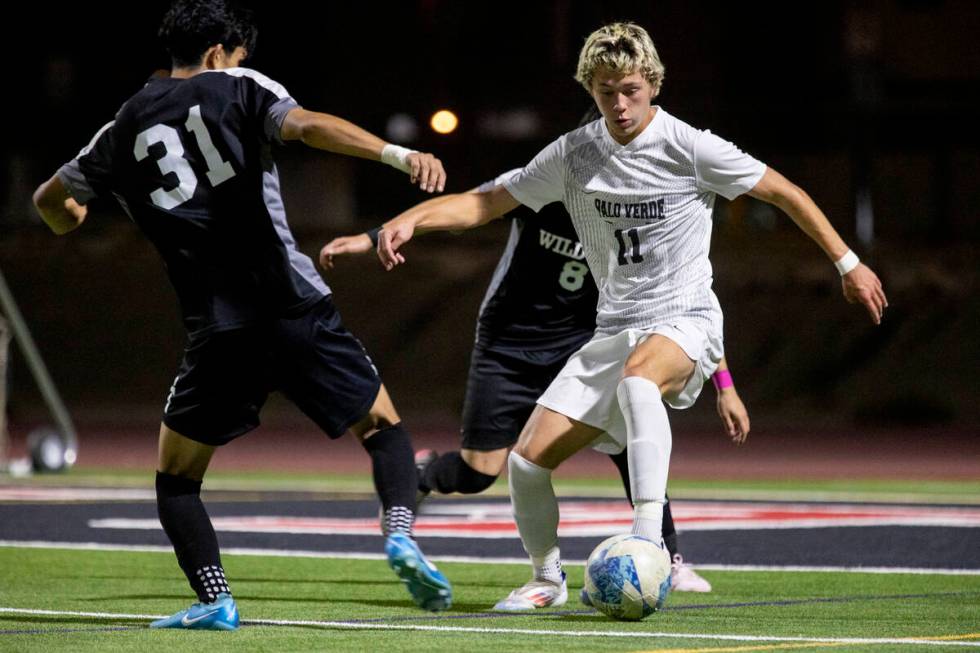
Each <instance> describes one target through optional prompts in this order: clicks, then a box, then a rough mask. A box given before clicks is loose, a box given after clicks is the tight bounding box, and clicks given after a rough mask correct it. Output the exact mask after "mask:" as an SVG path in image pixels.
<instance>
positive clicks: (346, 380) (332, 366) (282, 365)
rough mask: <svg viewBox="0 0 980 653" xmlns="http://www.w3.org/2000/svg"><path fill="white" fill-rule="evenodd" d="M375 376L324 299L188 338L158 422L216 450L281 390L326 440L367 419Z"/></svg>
mask: <svg viewBox="0 0 980 653" xmlns="http://www.w3.org/2000/svg"><path fill="white" fill-rule="evenodd" d="M380 387H381V379H380V377H379V376H378V372H377V370H376V369H375V368H374V365H373V363H371V359H370V358H368V355H367V352H365V351H364V347H363V346H362V345H361V343H360V341H358V340H357V338H355V337H354V336H353V335H351V333H350V332H349V331H348V330H347V329H346V328H344V325H343V324H342V323H341V321H340V314H339V313H338V312H337V310H336V308H334V305H333V301H331V299H330V297H325V298H323V299H322V300H321V301H319V302H317V303H316V304H315V305H314V306H313V307H312V308H311V309H310V310H309V311H308V312H307V313H305V314H304V315H302V316H299V317H296V318H291V319H280V320H275V321H271V322H269V323H265V324H261V325H252V326H248V327H243V328H240V329H234V330H230V331H218V332H214V333H209V334H206V335H203V336H200V337H195V338H191V339H190V340H189V341H188V345H187V348H186V349H185V350H184V359H183V360H182V361H181V364H180V369H179V371H178V372H177V378H176V379H175V380H174V383H173V386H172V387H171V388H170V395H169V396H168V397H167V403H166V406H165V407H164V414H163V423H164V424H166V425H167V426H168V427H169V428H171V429H173V430H174V431H176V432H177V433H179V434H181V435H183V436H185V437H188V438H190V439H192V440H195V441H197V442H201V443H203V444H209V445H215V446H217V445H222V444H225V443H226V442H229V441H231V440H233V439H234V438H236V437H238V436H240V435H242V434H244V433H247V432H248V431H251V430H252V429H254V428H255V427H256V426H258V425H259V411H260V410H261V408H262V405H263V404H264V403H265V400H266V398H267V397H268V395H269V393H270V392H273V391H276V390H278V391H281V392H282V393H283V394H284V395H286V397H288V398H289V399H290V400H291V401H292V402H293V403H294V404H296V406H297V407H298V408H299V409H300V410H302V411H303V413H305V414H306V415H307V416H308V417H309V418H310V419H312V420H313V421H314V422H316V424H317V425H318V426H319V427H320V428H321V429H322V430H323V431H324V433H326V434H327V435H328V436H330V437H331V438H337V437H340V436H341V435H343V434H344V433H345V432H346V431H347V429H348V428H350V426H351V425H353V424H354V423H355V422H357V421H358V420H360V419H361V418H363V417H364V416H365V415H367V413H368V411H369V410H370V409H371V406H372V405H373V404H374V400H375V399H376V398H377V396H378V390H379V389H380Z"/></svg>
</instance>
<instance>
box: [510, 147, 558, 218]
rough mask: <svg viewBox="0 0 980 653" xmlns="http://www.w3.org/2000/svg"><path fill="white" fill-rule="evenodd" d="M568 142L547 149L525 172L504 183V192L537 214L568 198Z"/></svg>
mask: <svg viewBox="0 0 980 653" xmlns="http://www.w3.org/2000/svg"><path fill="white" fill-rule="evenodd" d="M564 153H565V138H564V137H562V138H559V139H558V140H556V141H554V142H552V143H551V144H550V145H548V147H546V148H544V149H543V150H541V151H540V152H538V155H537V156H535V157H534V159H532V160H531V162H530V163H528V164H527V165H526V166H524V168H523V169H522V170H521V171H520V172H518V173H517V174H516V175H514V176H513V177H511V178H509V179H506V180H505V181H504V188H506V189H507V191H508V192H509V193H510V194H511V195H513V196H514V199H516V200H517V201H518V202H520V203H521V204H523V205H525V206H527V207H528V208H530V209H532V210H533V211H534V212H538V211H540V210H541V207H542V206H544V205H545V204H550V203H551V202H557V201H559V200H561V199H562V197H563V196H564V194H565V174H564V159H565V157H564Z"/></svg>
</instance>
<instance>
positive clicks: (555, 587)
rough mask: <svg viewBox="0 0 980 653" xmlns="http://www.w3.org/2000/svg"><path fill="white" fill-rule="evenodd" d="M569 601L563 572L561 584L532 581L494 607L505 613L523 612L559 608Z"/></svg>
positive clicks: (548, 581) (547, 581)
mask: <svg viewBox="0 0 980 653" xmlns="http://www.w3.org/2000/svg"><path fill="white" fill-rule="evenodd" d="M567 600H568V586H567V585H566V584H565V572H562V574H561V584H558V583H553V582H551V581H550V580H532V581H530V582H528V583H526V584H524V586H523V587H519V588H517V589H516V590H514V591H513V592H511V593H510V594H508V595H507V598H506V599H504V600H503V601H500V602H499V603H497V605H495V606H493V609H494V610H501V611H503V612H522V611H524V610H535V609H537V608H557V607H558V606H561V605H565V602H566V601H567Z"/></svg>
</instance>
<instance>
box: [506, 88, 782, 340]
mask: <svg viewBox="0 0 980 653" xmlns="http://www.w3.org/2000/svg"><path fill="white" fill-rule="evenodd" d="M765 170H766V166H765V165H764V164H763V163H761V162H759V161H757V160H756V159H754V158H752V157H751V156H749V155H747V154H745V153H744V152H742V151H741V150H739V149H738V148H737V147H735V146H734V145H732V144H731V143H729V142H727V141H725V140H723V139H721V138H719V137H717V136H715V135H714V134H712V133H711V132H710V131H701V130H698V129H694V128H693V127H691V126H690V125H688V124H686V123H684V122H682V121H680V120H678V119H677V118H674V117H673V116H671V115H670V114H668V113H667V112H666V111H664V110H663V109H662V108H659V107H657V111H656V114H655V115H654V118H653V120H652V122H651V123H650V124H649V125H648V126H647V127H646V129H644V130H643V132H642V133H641V134H639V135H638V136H637V137H636V138H635V139H633V140H632V141H631V142H630V143H628V144H627V145H620V144H619V143H617V142H616V141H615V140H613V138H612V137H611V136H610V135H609V132H608V130H607V128H606V126H605V122H604V121H603V120H602V119H600V120H596V121H595V122H592V123H590V124H588V125H586V126H584V127H581V128H579V129H576V130H575V131H572V132H569V133H567V134H565V135H564V136H562V137H560V138H559V139H558V140H556V141H554V142H553V143H551V144H550V145H549V146H548V147H546V148H545V149H544V150H542V151H541V152H540V153H539V154H538V155H537V156H536V157H535V158H534V160H532V161H531V162H530V163H529V164H528V165H527V166H526V167H525V168H524V169H523V170H521V172H520V173H519V174H518V175H516V176H514V177H510V178H508V179H506V180H505V181H504V185H505V187H506V188H507V190H508V191H509V192H510V193H511V194H512V195H513V196H514V198H515V199H517V200H518V201H519V202H521V203H522V204H525V205H527V206H528V207H530V208H532V209H534V210H535V211H538V210H540V209H541V207H542V206H544V205H545V204H548V203H550V202H555V201H561V202H563V203H564V204H565V207H566V208H567V209H568V212H569V214H570V215H571V216H572V221H573V223H574V225H575V230H576V231H577V232H578V235H579V239H580V240H581V242H582V245H583V247H584V250H585V254H586V260H587V262H588V264H589V267H590V268H591V270H592V274H593V276H595V279H596V282H597V284H598V286H599V304H598V315H597V319H596V324H597V332H598V333H618V332H620V331H622V330H624V329H628V328H633V329H647V328H651V327H653V326H656V325H663V324H670V323H671V321H672V320H676V319H681V318H683V319H693V320H695V321H698V322H702V321H703V322H704V323H705V327H706V328H708V329H709V330H710V331H715V332H716V333H718V334H719V335H720V331H721V321H722V319H721V309H720V307H719V305H718V300H717V298H716V297H715V295H714V293H713V292H712V290H711V278H712V273H711V263H710V262H709V260H708V250H709V246H710V242H711V210H712V207H713V206H714V199H715V194H716V193H717V194H721V195H723V196H725V197H726V198H728V199H732V198H734V197H737V196H738V195H741V194H742V193H745V192H746V191H749V190H751V189H752V187H753V186H755V184H756V183H757V182H758V181H759V179H760V178H761V177H762V175H763V174H764V173H765ZM689 353H691V352H689Z"/></svg>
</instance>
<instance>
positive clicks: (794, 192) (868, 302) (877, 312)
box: [749, 168, 888, 324]
mask: <svg viewBox="0 0 980 653" xmlns="http://www.w3.org/2000/svg"><path fill="white" fill-rule="evenodd" d="M749 195H751V196H752V197H754V198H756V199H760V200H762V201H764V202H768V203H769V204H772V205H774V206H778V207H779V208H780V209H782V210H783V211H784V212H785V213H786V214H787V215H789V217H790V218H792V219H793V222H795V223H796V224H797V226H799V228H800V229H802V230H803V231H804V232H805V233H806V235H808V236H809V237H810V238H812V239H813V240H814V241H815V242H816V243H817V244H818V245H819V246H820V248H821V249H822V250H823V251H824V253H826V254H827V256H829V257H830V260H832V261H834V262H835V264H836V265H838V269H840V270H841V286H842V288H843V291H844V297H845V299H847V301H848V302H850V303H851V304H856V303H859V304H861V305H862V306H864V307H865V308H866V309H867V311H868V314H869V315H870V316H871V319H872V321H873V322H874V323H875V324H881V317H882V315H883V314H884V311H885V307H886V306H888V299H887V298H886V297H885V291H884V290H883V289H882V287H881V280H879V279H878V275H876V274H875V273H874V272H873V271H872V270H871V268H869V267H868V266H866V265H864V264H862V263H860V262H858V261H857V257H856V256H855V255H854V254H853V252H851V250H850V249H849V248H848V246H847V245H846V244H845V243H844V240H843V239H842V238H841V237H840V235H839V234H838V233H837V231H836V230H835V229H834V227H833V226H832V225H831V224H830V221H829V220H828V219H827V216H825V215H824V214H823V211H821V210H820V208H819V207H818V206H817V205H816V203H815V202H814V201H813V200H812V199H811V198H810V196H809V195H807V194H806V192H805V191H804V190H803V189H802V188H800V187H799V186H797V185H796V184H794V183H792V182H791V181H789V180H788V179H786V177H783V176H782V175H781V174H779V173H778V172H776V171H775V170H773V169H772V168H768V169H766V172H765V174H764V175H763V176H762V179H760V180H759V183H757V184H756V185H755V187H754V188H753V189H752V190H751V191H749Z"/></svg>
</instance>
